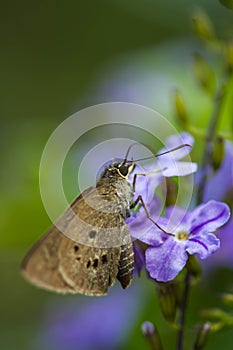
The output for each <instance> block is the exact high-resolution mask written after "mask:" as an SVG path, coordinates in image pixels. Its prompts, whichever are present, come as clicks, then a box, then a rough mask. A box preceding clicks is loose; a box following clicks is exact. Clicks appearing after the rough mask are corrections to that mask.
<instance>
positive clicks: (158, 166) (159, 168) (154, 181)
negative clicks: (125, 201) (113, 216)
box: [126, 132, 197, 238]
mask: <svg viewBox="0 0 233 350" xmlns="http://www.w3.org/2000/svg"><path fill="white" fill-rule="evenodd" d="M193 142H194V140H193V137H192V136H191V135H189V134H188V133H185V132H184V133H181V134H180V135H172V136H170V137H168V138H167V140H166V145H165V147H164V148H163V149H162V150H160V151H159V152H158V154H161V153H163V152H166V151H168V150H172V149H174V148H176V147H178V146H180V145H183V144H189V145H190V146H192V145H193ZM190 150H191V147H183V148H181V149H179V150H176V151H173V152H170V153H167V154H164V155H161V156H160V157H158V159H157V161H156V162H152V163H150V164H149V165H146V166H144V167H143V168H142V167H139V166H138V165H137V166H136V168H135V170H134V172H133V173H132V174H131V175H130V178H129V179H130V181H133V178H134V175H135V174H138V173H139V174H140V173H144V174H146V176H143V175H138V176H137V179H136V186H135V194H134V200H136V199H137V198H138V196H139V195H141V196H142V198H143V201H144V203H145V204H146V206H147V209H149V212H150V213H153V214H154V219H156V217H155V213H156V214H157V216H158V215H159V213H160V212H161V208H162V204H161V201H160V200H159V198H158V197H156V196H155V189H156V188H157V187H158V186H159V185H160V184H161V182H162V181H163V179H164V177H171V176H185V175H189V174H192V173H193V172H195V171H196V170H197V164H196V163H192V162H184V161H180V159H182V158H184V157H185V156H186V155H188V154H189V152H190ZM126 222H127V224H128V225H129V228H130V232H131V234H132V236H133V237H134V238H138V235H137V232H139V231H142V229H143V231H145V230H146V229H147V228H148V226H150V225H151V221H149V220H146V218H145V211H144V210H143V209H141V210H139V211H138V212H136V213H133V214H132V216H131V217H130V218H129V219H127V221H126Z"/></svg>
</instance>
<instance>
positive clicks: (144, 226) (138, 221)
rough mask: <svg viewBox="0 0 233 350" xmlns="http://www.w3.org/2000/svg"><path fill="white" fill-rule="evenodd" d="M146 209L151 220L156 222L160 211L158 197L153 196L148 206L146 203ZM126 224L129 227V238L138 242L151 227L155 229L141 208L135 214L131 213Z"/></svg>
mask: <svg viewBox="0 0 233 350" xmlns="http://www.w3.org/2000/svg"><path fill="white" fill-rule="evenodd" d="M146 207H147V210H148V212H149V213H150V215H151V217H152V218H153V220H155V221H156V222H157V221H158V217H159V214H160V211H161V203H160V200H159V199H158V197H157V196H155V195H154V197H153V200H152V201H151V202H150V203H149V204H148V203H146ZM126 223H127V225H128V227H129V230H130V234H131V236H132V237H134V238H137V239H140V240H141V237H142V236H144V234H145V232H147V231H148V230H150V229H151V228H152V229H153V227H155V228H156V229H157V227H156V226H155V225H154V224H153V222H151V220H149V219H148V218H147V216H146V212H145V209H144V208H143V207H141V208H140V210H139V211H138V212H137V213H132V215H131V216H130V217H129V218H127V219H126ZM157 230H158V229H157ZM156 232H157V231H156ZM160 232H161V231H160Z"/></svg>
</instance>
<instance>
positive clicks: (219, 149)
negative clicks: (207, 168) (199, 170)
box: [212, 136, 225, 171]
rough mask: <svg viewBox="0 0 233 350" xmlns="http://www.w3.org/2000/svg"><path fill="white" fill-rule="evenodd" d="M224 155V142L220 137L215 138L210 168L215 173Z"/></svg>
mask: <svg viewBox="0 0 233 350" xmlns="http://www.w3.org/2000/svg"><path fill="white" fill-rule="evenodd" d="M224 155H225V140H224V139H223V138H222V137H220V136H219V137H217V138H216V140H215V142H214V147H213V151H212V166H213V169H214V171H217V170H218V169H219V168H220V167H221V164H222V161H223V159H224Z"/></svg>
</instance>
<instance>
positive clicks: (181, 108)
mask: <svg viewBox="0 0 233 350" xmlns="http://www.w3.org/2000/svg"><path fill="white" fill-rule="evenodd" d="M173 100H174V106H175V113H176V118H177V120H178V122H179V124H180V125H182V126H183V127H184V128H186V126H187V125H188V124H189V117H188V112H187V110H186V107H185V104H184V100H183V98H182V95H181V93H180V92H179V91H178V90H174V92H173Z"/></svg>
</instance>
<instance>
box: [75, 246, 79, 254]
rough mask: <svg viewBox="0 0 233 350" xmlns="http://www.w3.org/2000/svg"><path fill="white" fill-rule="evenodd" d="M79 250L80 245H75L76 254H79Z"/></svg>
mask: <svg viewBox="0 0 233 350" xmlns="http://www.w3.org/2000/svg"><path fill="white" fill-rule="evenodd" d="M78 250H79V246H78V245H75V246H74V251H75V253H77V251H78Z"/></svg>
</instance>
